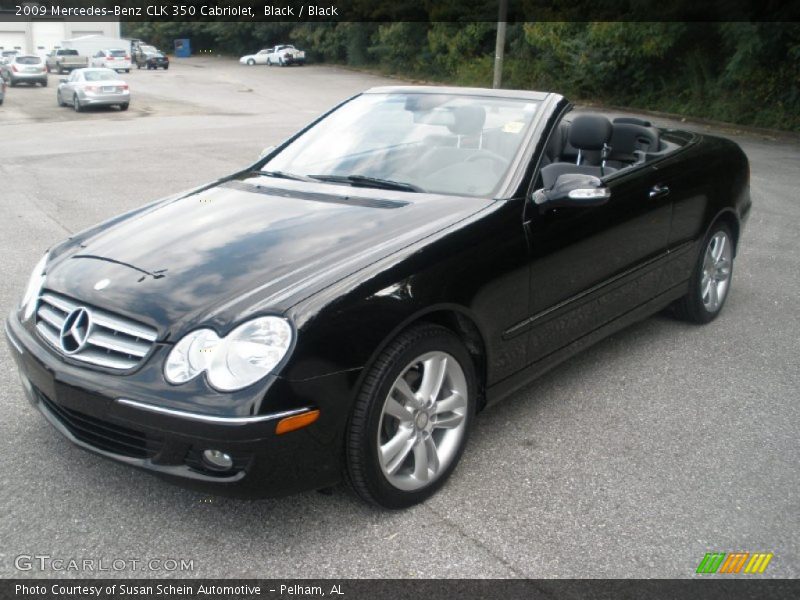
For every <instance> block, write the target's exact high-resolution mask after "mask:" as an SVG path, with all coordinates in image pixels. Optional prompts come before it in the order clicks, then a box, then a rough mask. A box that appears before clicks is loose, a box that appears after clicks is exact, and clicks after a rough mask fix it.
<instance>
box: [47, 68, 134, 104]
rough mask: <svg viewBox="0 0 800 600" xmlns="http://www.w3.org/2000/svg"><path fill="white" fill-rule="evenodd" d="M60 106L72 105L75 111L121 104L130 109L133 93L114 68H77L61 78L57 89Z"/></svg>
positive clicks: (57, 99)
mask: <svg viewBox="0 0 800 600" xmlns="http://www.w3.org/2000/svg"><path fill="white" fill-rule="evenodd" d="M56 101H57V102H58V105H59V106H67V105H70V106H72V108H73V109H74V110H75V112H81V111H82V110H83V109H84V108H87V107H89V106H119V108H120V110H128V106H129V105H130V102H131V94H130V90H129V89H128V84H127V83H126V82H124V81H123V80H122V79H120V78H119V75H118V74H117V72H116V71H114V70H113V69H96V68H86V69H76V70H74V71H73V72H72V73H70V75H69V77H65V78H63V79H61V81H60V83H59V84H58V90H57V91H56Z"/></svg>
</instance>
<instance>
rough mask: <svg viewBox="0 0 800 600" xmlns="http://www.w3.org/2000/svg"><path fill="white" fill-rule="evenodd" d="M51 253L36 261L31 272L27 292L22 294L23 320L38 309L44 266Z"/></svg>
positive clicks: (20, 304) (20, 305)
mask: <svg viewBox="0 0 800 600" xmlns="http://www.w3.org/2000/svg"><path fill="white" fill-rule="evenodd" d="M48 256H49V253H45V255H44V256H43V257H42V258H41V259H40V260H39V262H38V263H36V266H35V267H33V272H32V273H31V278H30V279H29V280H28V287H26V288H25V294H24V295H23V296H22V302H20V303H19V307H20V308H21V309H22V311H23V312H22V320H23V321H27V320H28V319H30V318H31V315H32V314H33V311H35V310H36V301H37V300H38V299H39V292H41V291H42V287H43V286H44V267H45V265H46V264H47V258H48Z"/></svg>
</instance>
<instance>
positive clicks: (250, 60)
mask: <svg viewBox="0 0 800 600" xmlns="http://www.w3.org/2000/svg"><path fill="white" fill-rule="evenodd" d="M254 64H256V61H254V60H253V59H252V58H251V59H249V60H248V61H247V66H249V67H252V66H253V65H254Z"/></svg>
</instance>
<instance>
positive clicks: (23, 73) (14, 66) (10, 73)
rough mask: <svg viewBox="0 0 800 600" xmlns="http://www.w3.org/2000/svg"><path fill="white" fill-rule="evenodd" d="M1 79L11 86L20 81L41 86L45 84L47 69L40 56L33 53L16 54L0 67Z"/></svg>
mask: <svg viewBox="0 0 800 600" xmlns="http://www.w3.org/2000/svg"><path fill="white" fill-rule="evenodd" d="M0 72H1V73H2V77H3V79H5V80H6V81H7V82H8V84H9V85H10V86H11V87H14V86H15V85H18V84H20V83H29V84H31V85H36V84H37V83H38V84H39V85H41V86H42V87H46V86H47V69H45V66H44V61H43V60H42V59H41V57H39V56H36V55H33V54H17V55H15V56H14V57H13V58H11V60H10V61H9V62H8V63H7V64H5V65H3V66H2V67H0Z"/></svg>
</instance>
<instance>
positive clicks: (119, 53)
mask: <svg viewBox="0 0 800 600" xmlns="http://www.w3.org/2000/svg"><path fill="white" fill-rule="evenodd" d="M108 54H109V55H110V56H125V55H126V54H127V52H125V50H109V51H108Z"/></svg>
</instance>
